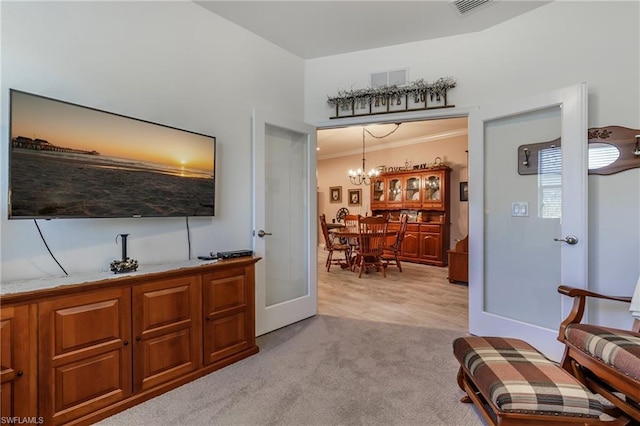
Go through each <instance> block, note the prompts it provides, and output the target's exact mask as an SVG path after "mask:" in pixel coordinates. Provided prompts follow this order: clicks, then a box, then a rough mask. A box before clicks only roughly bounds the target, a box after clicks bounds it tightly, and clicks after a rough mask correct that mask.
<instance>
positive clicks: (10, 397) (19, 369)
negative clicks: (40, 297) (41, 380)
mask: <svg viewBox="0 0 640 426" xmlns="http://www.w3.org/2000/svg"><path fill="white" fill-rule="evenodd" d="M36 312H37V309H36V305H35V304H32V305H24V306H15V307H14V306H10V307H4V306H3V307H2V311H0V315H1V316H0V383H1V385H0V400H1V405H0V410H1V411H0V412H1V413H2V417H3V418H13V417H20V418H25V417H36V416H37V415H38V395H37V381H36V378H37V374H36V365H37V364H36V345H37V342H36Z"/></svg>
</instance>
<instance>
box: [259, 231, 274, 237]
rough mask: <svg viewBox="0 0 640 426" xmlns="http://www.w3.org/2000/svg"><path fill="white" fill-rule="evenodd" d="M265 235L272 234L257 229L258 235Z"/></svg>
mask: <svg viewBox="0 0 640 426" xmlns="http://www.w3.org/2000/svg"><path fill="white" fill-rule="evenodd" d="M265 235H272V234H271V232H264V229H261V230H259V231H258V237H260V238H264V236H265Z"/></svg>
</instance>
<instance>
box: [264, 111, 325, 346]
mask: <svg viewBox="0 0 640 426" xmlns="http://www.w3.org/2000/svg"><path fill="white" fill-rule="evenodd" d="M315 170H316V128H315V127H313V126H310V125H307V124H304V123H300V122H296V121H292V120H289V119H287V118H286V117H280V116H278V115H276V114H274V113H266V112H263V111H256V110H254V112H253V173H254V174H253V209H254V211H253V251H254V253H255V255H256V256H260V257H262V259H261V260H260V261H259V262H257V263H256V335H257V336H259V335H262V334H265V333H268V332H270V331H273V330H276V329H278V328H281V327H284V326H286V325H289V324H292V323H294V322H296V321H300V320H302V319H304V318H308V317H311V316H313V315H315V314H316V313H317V310H318V279H317V272H316V250H317V249H316V247H317V218H316V211H317V205H316V203H317V199H316V174H315Z"/></svg>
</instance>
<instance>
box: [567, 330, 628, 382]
mask: <svg viewBox="0 0 640 426" xmlns="http://www.w3.org/2000/svg"><path fill="white" fill-rule="evenodd" d="M565 339H566V340H567V341H568V342H569V343H571V344H572V345H573V346H575V347H577V348H578V349H580V350H582V351H583V352H586V353H588V354H589V355H591V356H592V357H594V358H596V359H598V360H600V361H602V362H604V363H605V364H608V365H609V366H611V367H613V368H615V369H616V370H618V371H620V372H621V373H623V374H625V375H627V376H629V377H631V378H633V379H634V380H638V381H640V333H634V332H632V331H626V330H618V329H613V328H608V327H602V326H598V325H589V324H569V325H568V326H567V328H566V329H565Z"/></svg>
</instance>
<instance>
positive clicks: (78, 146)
mask: <svg viewBox="0 0 640 426" xmlns="http://www.w3.org/2000/svg"><path fill="white" fill-rule="evenodd" d="M9 133H10V140H11V143H10V148H9V149H10V155H9V218H10V219H23V218H25V219H26V218H46V219H51V218H86V217H95V218H116V217H176V216H182V217H185V216H213V215H214V205H215V151H216V139H215V137H213V136H207V135H203V134H199V133H195V132H190V131H186V130H181V129H176V128H173V127H169V126H164V125H161V124H156V123H151V122H148V121H144V120H139V119H135V118H131V117H126V116H123V115H119V114H114V113H111V112H106V111H101V110H98V109H95V108H90V107H85V106H81V105H76V104H72V103H69V102H64V101H59V100H55V99H50V98H47V97H44V96H39V95H34V94H30V93H26V92H22V91H18V90H13V89H11V90H10V127H9Z"/></svg>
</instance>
